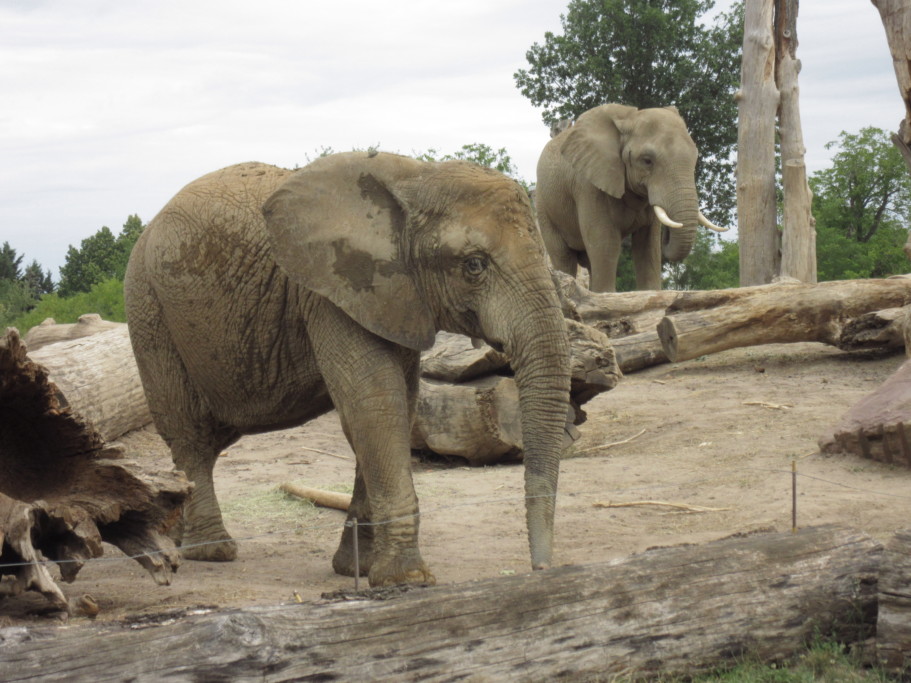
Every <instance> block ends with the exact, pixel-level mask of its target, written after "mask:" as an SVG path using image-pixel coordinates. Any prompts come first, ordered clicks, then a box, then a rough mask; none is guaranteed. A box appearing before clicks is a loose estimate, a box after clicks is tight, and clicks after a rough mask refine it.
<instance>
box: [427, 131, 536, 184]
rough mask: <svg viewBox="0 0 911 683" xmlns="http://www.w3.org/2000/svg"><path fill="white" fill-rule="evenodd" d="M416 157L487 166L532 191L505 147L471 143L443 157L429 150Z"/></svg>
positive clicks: (433, 150) (435, 151)
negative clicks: (468, 162) (498, 147)
mask: <svg viewBox="0 0 911 683" xmlns="http://www.w3.org/2000/svg"><path fill="white" fill-rule="evenodd" d="M414 156H415V158H416V159H421V160H422V161H452V160H453V159H461V160H462V161H471V162H472V163H475V164H478V165H480V166H487V167H488V168H492V169H494V170H497V171H499V172H500V173H503V174H505V175H508V176H509V177H510V178H514V179H515V180H517V181H518V182H519V184H520V185H522V187H524V188H525V190H526V191H528V190H529V189H530V188H529V186H528V183H526V182H525V181H524V180H523V179H522V178H520V177H519V169H518V168H517V167H516V165H515V163H513V160H512V157H510V156H509V152H507V151H506V148H505V147H501V148H500V149H494V148H493V147H491V146H490V145H485V144H484V143H483V142H471V143H468V144H467V145H462V147H461V148H460V149H459V150H457V151H456V152H453V153H452V154H443V155H442V156H441V155H440V153H439V152H438V151H437V150H435V149H428V150H427V151H426V152H421V153H419V154H415V155H414Z"/></svg>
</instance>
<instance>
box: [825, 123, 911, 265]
mask: <svg viewBox="0 0 911 683" xmlns="http://www.w3.org/2000/svg"><path fill="white" fill-rule="evenodd" d="M826 148H827V149H837V151H836V152H835V154H834V155H833V156H832V166H831V167H830V168H827V169H825V170H822V171H818V172H816V173H814V174H813V176H812V177H811V178H810V188H811V189H812V190H813V215H814V216H815V218H816V253H817V268H818V277H819V279H820V280H845V279H854V278H870V277H886V276H888V275H895V274H898V273H904V272H906V271H907V270H908V261H907V258H906V257H905V254H904V252H903V250H902V247H903V246H904V244H905V240H906V239H907V237H908V224H909V218H911V176H909V175H908V171H907V168H906V167H905V164H904V161H903V160H902V157H901V155H900V154H899V152H898V151H897V150H896V149H895V147H894V146H893V145H892V143H891V141H890V139H889V135H888V134H887V133H886V132H885V131H884V130H882V129H880V128H875V127H867V128H863V129H861V131H860V132H859V133H856V134H849V133H847V132H844V131H842V133H841V134H840V135H839V137H838V140H836V141H833V142H830V143H829V144H827V145H826Z"/></svg>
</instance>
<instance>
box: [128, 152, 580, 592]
mask: <svg viewBox="0 0 911 683" xmlns="http://www.w3.org/2000/svg"><path fill="white" fill-rule="evenodd" d="M124 290H125V298H126V306H127V315H128V319H129V325H130V335H131V339H132V343H133V348H134V351H135V355H136V359H137V362H138V365H139V370H140V375H141V377H142V382H143V386H144V388H145V392H146V396H147V397H148V400H149V405H150V407H151V410H152V414H153V417H154V420H155V424H156V426H157V428H158V430H159V432H160V434H161V435H162V437H163V438H164V440H165V441H166V443H167V444H168V446H169V447H170V449H171V452H172V455H173V458H174V462H175V464H176V466H177V467H178V468H180V469H182V470H184V471H185V472H186V473H187V475H188V476H189V477H190V479H192V480H193V481H194V483H195V487H196V488H195V490H194V493H193V495H192V497H191V501H190V504H189V505H188V507H187V509H186V510H185V513H184V525H183V538H182V552H183V553H184V555H185V556H186V557H188V558H190V559H199V560H231V559H234V557H235V555H236V546H235V542H234V541H233V540H232V539H231V538H230V536H229V535H228V533H227V531H226V530H225V527H224V524H223V522H222V518H221V512H220V509H219V506H218V502H217V500H216V496H215V491H214V488H213V482H212V477H213V467H214V464H215V461H216V458H217V456H218V454H219V452H220V451H221V450H222V449H224V448H225V447H226V446H228V445H229V444H231V443H233V442H234V441H236V440H237V439H238V438H239V437H240V436H241V435H243V434H249V433H255V432H261V431H266V430H271V429H282V428H285V427H289V426H292V425H298V424H301V423H303V422H306V421H307V420H309V419H312V418H314V417H316V416H318V415H320V414H322V413H325V412H326V411H328V410H330V409H332V408H333V407H335V408H336V409H337V411H338V414H339V417H340V419H341V422H342V426H343V428H344V431H345V434H346V436H347V438H348V440H349V442H350V444H351V446H352V449H353V450H354V452H355V454H356V459H357V464H356V474H355V482H354V493H353V500H352V504H351V508H350V509H349V518H353V517H356V518H357V519H358V520H359V521H360V522H361V524H360V525H359V529H360V532H359V536H358V538H359V542H360V543H361V555H362V561H361V568H362V571H363V572H364V573H366V574H368V575H369V577H370V583H371V584H372V585H385V584H396V583H403V582H417V583H423V582H432V581H433V576H432V574H431V572H430V570H429V569H428V568H427V566H426V565H425V564H424V562H423V560H422V558H421V555H420V552H419V549H418V521H417V512H418V502H417V497H416V495H415V492H414V487H413V484H412V479H411V469H410V467H411V458H410V450H409V434H410V427H411V420H412V416H413V411H414V407H415V400H416V392H417V387H418V373H419V354H420V351H421V350H422V349H426V348H428V347H429V346H431V345H432V344H433V340H434V335H435V334H436V332H437V331H438V330H448V331H452V332H458V333H462V334H466V335H469V336H472V337H478V338H481V339H485V340H487V341H488V342H490V343H491V344H492V345H494V346H496V347H498V348H502V349H503V350H504V351H505V352H506V353H507V354H508V355H509V356H510V358H511V362H512V365H513V369H514V370H515V374H516V382H517V385H518V387H519V392H520V407H521V410H522V426H523V435H524V443H525V462H526V487H527V491H528V494H529V500H528V504H527V516H528V528H529V544H530V549H531V555H532V564H533V566H535V567H544V566H547V565H548V564H549V563H550V560H551V547H552V536H553V512H554V496H555V493H556V485H557V474H558V468H559V457H560V448H561V439H562V431H563V425H564V422H565V417H566V411H567V401H568V389H569V360H568V345H567V340H566V328H565V324H564V321H563V318H562V315H561V313H560V305H559V301H558V299H557V295H556V291H555V289H554V285H553V282H552V280H551V278H550V275H549V271H548V269H547V265H546V259H545V256H544V252H543V247H542V246H541V242H540V237H539V235H538V234H537V232H536V229H535V225H534V220H533V217H532V214H531V208H530V205H529V202H528V198H527V196H526V195H525V193H524V191H523V190H522V189H521V188H520V187H519V186H518V185H517V184H516V183H515V182H513V181H511V180H509V179H508V178H506V177H505V176H503V175H501V174H499V173H496V172H493V171H490V170H488V169H483V168H481V167H478V166H475V165H473V164H468V163H464V162H446V163H441V164H431V163H426V162H420V161H416V160H414V159H409V158H406V157H400V156H397V155H391V154H382V153H380V154H376V153H370V154H368V153H357V152H354V153H350V154H338V155H331V156H328V157H324V158H321V159H318V160H317V161H315V162H313V163H312V164H310V165H309V166H306V167H304V168H303V169H300V170H298V171H295V172H291V171H286V170H283V169H279V168H276V167H274V166H268V165H265V164H257V163H248V164H241V165H237V166H232V167H229V168H225V169H222V170H220V171H216V172H214V173H211V174H209V175H207V176H204V177H202V178H200V179H198V180H196V181H194V182H192V183H190V184H189V185H187V186H186V187H185V188H184V189H183V190H181V191H180V192H179V193H178V194H177V195H176V196H175V197H174V198H173V199H172V200H171V201H170V202H169V203H168V204H167V205H166V206H165V207H164V209H162V211H161V212H160V213H159V214H158V215H157V216H156V217H155V219H154V220H153V221H152V222H151V223H150V224H149V226H148V228H146V230H145V231H144V233H143V234H142V236H141V238H140V239H139V241H138V242H137V244H136V247H135V249H134V251H133V253H132V255H131V258H130V263H129V267H128V270H127V275H126V279H125V283H124ZM364 523H372V524H373V526H369V525H365V524H364ZM350 534H351V531H350V527H346V529H345V531H344V532H343V534H342V543H341V545H340V547H339V550H338V551H337V552H336V555H335V558H334V560H333V566H334V568H335V570H336V571H337V572H339V573H341V574H348V575H351V574H353V572H354V571H355V569H354V566H353V562H352V558H351V555H350V551H349V544H350V541H351V540H352V539H351V538H350Z"/></svg>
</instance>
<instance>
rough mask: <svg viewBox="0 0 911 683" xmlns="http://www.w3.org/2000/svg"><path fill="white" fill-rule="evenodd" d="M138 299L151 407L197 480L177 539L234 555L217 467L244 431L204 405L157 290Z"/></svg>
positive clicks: (135, 329) (140, 358)
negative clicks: (166, 320)
mask: <svg viewBox="0 0 911 683" xmlns="http://www.w3.org/2000/svg"><path fill="white" fill-rule="evenodd" d="M139 286H140V285H134V288H136V289H138V288H139ZM137 299H138V301H139V302H141V305H138V306H136V307H135V308H136V309H137V310H134V311H131V315H130V334H131V337H132V339H133V341H134V346H136V349H137V353H136V362H137V365H138V367H139V374H140V377H141V379H142V383H143V386H144V387H145V389H146V396H147V398H148V401H149V408H150V411H151V413H152V417H153V419H154V421H155V426H156V428H157V429H158V432H159V434H160V435H161V437H162V438H163V439H164V441H165V443H166V444H167V445H168V447H169V448H170V450H171V456H172V458H173V460H174V465H175V467H176V468H177V469H179V470H183V472H184V473H185V474H186V475H187V478H188V479H189V480H190V481H192V482H193V492H192V494H191V495H190V498H189V500H188V501H187V504H186V505H185V506H184V512H183V521H182V525H181V526H182V529H181V530H179V532H178V533H179V536H180V537H179V538H177V539H175V540H176V541H178V542H179V543H180V545H181V555H182V556H183V557H185V558H187V559H190V560H206V561H222V562H224V561H230V560H233V559H235V558H236V557H237V546H236V544H235V542H234V541H233V540H232V539H231V536H230V535H229V534H228V532H227V530H226V529H225V527H224V523H223V522H222V518H221V510H220V508H219V506H218V500H217V499H216V497H215V487H214V484H213V481H212V469H213V467H214V466H215V460H216V459H217V458H218V454H219V453H220V452H221V451H222V449H223V448H225V446H227V445H229V444H231V443H232V442H234V441H236V440H237V438H238V436H239V435H238V433H237V432H236V431H235V430H234V429H233V428H230V427H227V426H225V425H223V424H220V423H219V422H218V421H216V420H215V418H214V417H213V416H212V415H210V414H209V413H208V411H207V410H206V409H205V408H204V405H205V404H204V402H203V401H202V400H201V399H200V397H199V395H198V394H197V393H196V391H195V389H194V388H193V385H192V383H191V381H190V378H189V376H188V375H187V372H186V369H185V368H184V365H183V361H182V360H181V358H180V356H179V354H178V352H177V348H176V347H175V346H174V343H173V341H172V340H171V337H170V334H169V333H168V331H167V328H166V327H165V325H164V324H162V322H161V321H162V320H163V317H162V316H161V311H160V308H159V307H158V304H157V301H156V299H155V297H154V294H152V293H151V291H147V292H145V293H144V294H143V296H141V297H137Z"/></svg>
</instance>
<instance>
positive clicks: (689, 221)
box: [652, 186, 699, 263]
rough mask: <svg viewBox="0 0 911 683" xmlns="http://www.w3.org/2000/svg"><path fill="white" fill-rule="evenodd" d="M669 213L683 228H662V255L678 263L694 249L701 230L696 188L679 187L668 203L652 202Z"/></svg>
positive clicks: (670, 217)
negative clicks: (699, 229) (698, 231)
mask: <svg viewBox="0 0 911 683" xmlns="http://www.w3.org/2000/svg"><path fill="white" fill-rule="evenodd" d="M652 204H653V206H660V207H661V208H662V209H664V211H665V212H667V217H668V218H669V219H670V220H671V221H673V222H675V223H680V224H682V225H683V227H680V228H669V227H666V226H665V227H662V240H661V255H662V256H663V257H664V258H665V259H667V260H668V261H671V262H673V263H676V262H677V261H682V260H683V259H685V258H686V257H687V256H688V255H689V253H690V251H691V250H692V248H693V243H694V242H695V240H696V231H697V229H698V228H699V204H698V202H697V198H696V188H695V187H692V186H691V187H686V186H683V187H678V188H677V190H676V191H675V192H672V193H670V194H669V195H668V197H667V201H666V203H660V202H652Z"/></svg>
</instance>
